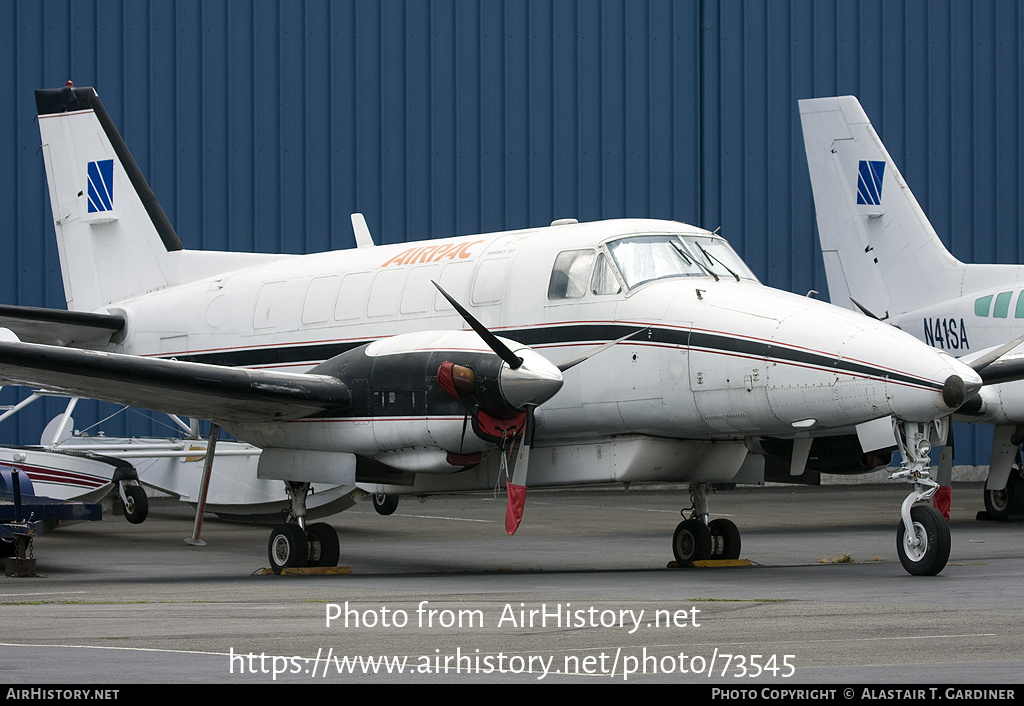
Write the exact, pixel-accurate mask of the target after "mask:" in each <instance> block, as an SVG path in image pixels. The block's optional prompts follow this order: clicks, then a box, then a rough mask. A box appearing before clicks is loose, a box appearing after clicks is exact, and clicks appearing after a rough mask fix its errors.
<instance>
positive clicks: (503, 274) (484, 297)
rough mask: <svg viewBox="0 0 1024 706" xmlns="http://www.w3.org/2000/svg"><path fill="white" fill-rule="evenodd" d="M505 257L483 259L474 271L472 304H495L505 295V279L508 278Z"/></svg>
mask: <svg viewBox="0 0 1024 706" xmlns="http://www.w3.org/2000/svg"><path fill="white" fill-rule="evenodd" d="M509 262H510V260H509V259H508V258H507V257H502V258H495V259H493V260H484V261H483V262H481V263H480V266H479V267H478V268H477V271H476V280H474V282H473V296H472V301H473V306H480V305H482V304H497V303H499V302H500V301H501V300H502V298H503V297H504V296H505V281H506V280H507V279H508V266H509Z"/></svg>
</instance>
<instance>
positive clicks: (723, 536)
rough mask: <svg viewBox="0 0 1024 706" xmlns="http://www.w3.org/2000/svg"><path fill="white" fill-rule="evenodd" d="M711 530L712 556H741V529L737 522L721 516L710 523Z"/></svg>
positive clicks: (724, 557) (732, 557)
mask: <svg viewBox="0 0 1024 706" xmlns="http://www.w3.org/2000/svg"><path fill="white" fill-rule="evenodd" d="M708 529H709V530H710V531H711V547H712V549H711V556H712V557H713V558H715V559H739V558H740V530H739V528H738V527H737V526H736V523H735V522H733V521H732V520H727V519H725V518H724V517H720V518H718V519H717V520H711V522H709V523H708Z"/></svg>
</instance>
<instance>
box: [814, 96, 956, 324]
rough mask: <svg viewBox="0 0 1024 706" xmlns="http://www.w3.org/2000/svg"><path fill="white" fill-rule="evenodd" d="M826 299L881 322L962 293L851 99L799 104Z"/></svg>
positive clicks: (947, 258)
mask: <svg viewBox="0 0 1024 706" xmlns="http://www.w3.org/2000/svg"><path fill="white" fill-rule="evenodd" d="M800 120H801V122H802V124H803V131H804V147H805V149H806V150H807V166H808V168H809V170H810V174H811V189H812V191H813V192H814V208H815V211H816V212H817V216H818V235H819V237H820V239H821V249H822V252H823V255H824V259H825V272H826V275H827V276H828V288H829V299H830V300H831V302H832V303H833V304H837V305H839V306H845V307H847V308H850V309H853V308H854V307H855V305H858V304H859V305H860V306H859V308H862V309H864V310H866V312H865V313H868V312H870V313H871V314H873V315H875V316H877V317H878V318H882V319H884V318H886V316H887V315H892V316H895V315H896V314H899V313H902V312H907V311H912V310H916V309H920V308H922V307H926V306H929V305H932V304H935V303H936V302H939V301H942V300H945V299H949V298H950V297H953V296H959V295H961V294H962V293H963V289H962V287H963V285H964V284H965V283H964V270H965V268H966V267H967V266H966V265H964V264H963V263H961V262H959V261H958V260H957V259H956V258H954V257H953V256H952V255H951V254H950V253H949V251H948V250H946V248H945V246H944V245H943V244H942V242H941V241H940V240H939V237H938V235H937V234H936V233H935V229H934V228H932V225H931V223H930V222H929V221H928V217H927V216H925V214H924V211H922V210H921V206H920V205H919V204H918V203H917V199H915V198H914V195H913V194H912V193H911V192H910V189H909V188H908V187H907V184H906V182H905V181H904V180H903V175H902V174H900V172H899V170H898V169H897V168H896V164H895V163H894V162H893V161H892V158H891V157H890V156H889V153H888V152H886V150H885V147H884V146H883V145H882V141H881V140H880V139H879V138H878V134H877V133H876V132H875V130H874V128H873V127H871V122H870V121H869V120H868V117H867V115H866V114H865V113H864V110H863V108H861V105H860V102H859V101H858V100H857V99H856V98H854V97H853V96H842V97H838V98H815V99H811V100H802V101H800Z"/></svg>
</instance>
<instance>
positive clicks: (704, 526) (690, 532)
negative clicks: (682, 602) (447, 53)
mask: <svg viewBox="0 0 1024 706" xmlns="http://www.w3.org/2000/svg"><path fill="white" fill-rule="evenodd" d="M709 487H710V484H709V483H691V484H690V503H691V506H690V508H689V511H690V517H689V519H684V520H683V521H682V522H680V523H679V524H678V525H677V526H676V531H675V532H674V533H673V535H672V553H673V554H674V555H675V558H676V563H677V564H679V565H683V564H688V563H690V562H691V561H702V560H704V559H739V557H740V531H739V529H738V528H737V527H736V525H735V523H733V521H732V520H727V519H725V518H719V519H716V520H711V521H710V522H708V489H709ZM686 512H687V511H686V510H682V511H680V514H681V515H682V516H683V517H684V518H685V517H686Z"/></svg>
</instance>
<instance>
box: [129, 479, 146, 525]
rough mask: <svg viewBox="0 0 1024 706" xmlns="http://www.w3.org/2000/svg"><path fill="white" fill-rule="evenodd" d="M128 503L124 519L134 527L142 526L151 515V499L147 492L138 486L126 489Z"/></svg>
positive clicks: (130, 486)
mask: <svg viewBox="0 0 1024 706" xmlns="http://www.w3.org/2000/svg"><path fill="white" fill-rule="evenodd" d="M124 494H125V497H127V498H128V502H126V503H125V504H124V519H126V520H128V521H129V522H130V523H132V524H133V525H138V524H141V523H142V522H143V521H144V520H145V519H146V516H147V515H149V498H147V497H146V491H145V490H143V489H142V487H141V486H138V485H129V486H126V487H125V489H124Z"/></svg>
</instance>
